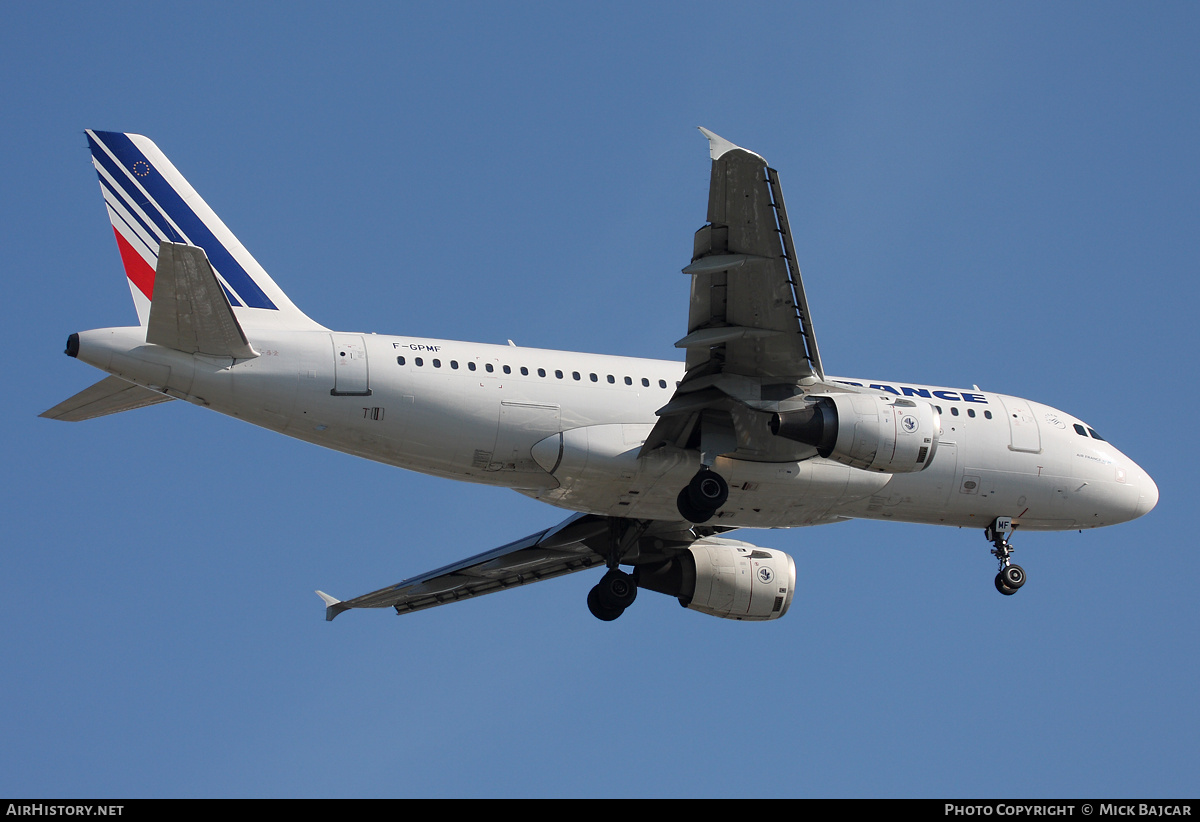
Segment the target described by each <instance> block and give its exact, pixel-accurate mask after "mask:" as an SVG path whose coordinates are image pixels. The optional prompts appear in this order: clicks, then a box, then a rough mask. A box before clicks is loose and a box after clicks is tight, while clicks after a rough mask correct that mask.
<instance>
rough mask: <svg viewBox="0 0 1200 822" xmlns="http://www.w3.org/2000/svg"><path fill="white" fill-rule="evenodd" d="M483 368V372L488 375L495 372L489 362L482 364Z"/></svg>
mask: <svg viewBox="0 0 1200 822" xmlns="http://www.w3.org/2000/svg"><path fill="white" fill-rule="evenodd" d="M483 368H484V370H485V371H487V372H488V373H489V374H490V373H492V372H493V371H495V370H496V369H495V368H493V367H492V364H491V363H490V362H489V363H485V364H484V366H483Z"/></svg>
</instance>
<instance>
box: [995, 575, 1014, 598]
mask: <svg viewBox="0 0 1200 822" xmlns="http://www.w3.org/2000/svg"><path fill="white" fill-rule="evenodd" d="M996 590H997V591H999V592H1000V593H1002V594H1004V595H1005V596H1006V597H1010V596H1012V595H1013V594H1015V593H1016V592H1017V589H1016V588H1009V587H1008V586H1007V585H1005V584H1004V572H1003V571H1001V572H1000V573H999V574H996Z"/></svg>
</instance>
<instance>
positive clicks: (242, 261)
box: [87, 130, 322, 330]
mask: <svg viewBox="0 0 1200 822" xmlns="http://www.w3.org/2000/svg"><path fill="white" fill-rule="evenodd" d="M87 138H88V146H89V147H90V148H91V151H92V163H93V165H95V167H96V172H97V173H98V174H99V175H100V190H101V192H102V193H103V195H104V202H105V205H106V206H107V207H108V216H109V220H110V221H111V222H112V227H113V233H114V234H115V235H116V239H117V247H118V249H119V250H120V252H121V261H122V262H123V263H124V265H125V274H126V276H127V277H128V279H129V289H130V291H131V292H132V294H133V302H134V305H135V306H136V308H137V312H138V319H139V321H140V322H141V324H142V325H146V324H147V322H148V321H149V319H150V302H151V299H152V298H153V295H154V272H155V269H156V268H157V267H158V250H159V244H160V243H162V242H171V243H183V244H186V245H192V246H197V247H199V248H202V249H204V253H205V255H206V256H207V257H208V261H209V262H210V263H211V265H212V269H213V271H214V273H215V274H216V277H217V280H218V281H219V282H220V284H221V287H222V289H223V290H224V292H225V296H226V297H227V298H228V299H229V304H230V306H231V307H232V308H233V311H234V313H235V314H236V316H237V319H238V322H239V323H241V325H242V327H243V328H247V329H254V328H281V329H285V328H286V329H314V330H321V329H322V326H321V325H319V324H317V323H315V322H313V321H312V320H311V319H309V318H308V317H307V316H306V315H305V314H304V312H302V311H301V310H300V309H299V308H297V307H296V306H295V305H294V304H293V303H292V301H291V300H289V299H288V298H287V295H286V294H284V293H283V291H282V290H281V289H280V288H279V286H277V285H276V284H275V281H274V280H272V279H271V277H270V276H269V275H268V274H267V272H266V271H265V270H263V267H262V266H261V265H259V264H258V261H257V260H255V259H254V257H253V256H251V254H250V252H249V251H247V250H246V248H245V246H243V245H242V244H241V243H240V242H238V239H237V237H235V236H234V235H233V232H231V231H230V230H229V229H228V228H227V227H226V226H225V223H223V222H221V218H219V217H218V216H217V215H216V214H215V213H214V212H213V210H212V209H211V208H209V207H208V204H207V203H205V202H204V200H203V199H202V198H201V197H200V195H199V194H197V193H196V190H195V189H194V188H192V187H191V185H189V184H188V182H187V180H185V179H184V177H183V175H182V174H180V173H179V171H178V170H177V169H176V168H175V166H174V165H172V164H171V161H170V160H168V159H167V158H166V156H165V155H164V154H163V153H162V152H161V151H159V150H158V146H156V145H154V143H153V142H152V141H150V140H149V139H147V138H145V137H143V136H141V135H140V134H121V133H119V132H112V131H91V130H89V131H88V132H87Z"/></svg>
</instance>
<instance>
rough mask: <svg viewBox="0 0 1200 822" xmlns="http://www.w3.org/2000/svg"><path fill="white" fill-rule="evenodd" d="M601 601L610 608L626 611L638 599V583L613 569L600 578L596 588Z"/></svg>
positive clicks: (627, 575)
mask: <svg viewBox="0 0 1200 822" xmlns="http://www.w3.org/2000/svg"><path fill="white" fill-rule="evenodd" d="M596 589H597V591H598V594H597V595H598V596H599V597H600V601H601V602H602V603H604V604H605V605H607V606H608V607H609V608H620V609H621V610H622V611H624V610H625V609H626V608H628V607H629V606H630V605H632V604H633V601H634V600H635V599H637V583H636V582H634V581H633V577H632V576H630V575H629V574H627V573H625V572H624V571H621V570H619V569H617V568H613V569H612V570H611V571H609V572H608V573H607V574H605V575H604V576H603V577H601V578H600V584H599V585H597V586H596Z"/></svg>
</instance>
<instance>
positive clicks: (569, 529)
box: [317, 514, 732, 620]
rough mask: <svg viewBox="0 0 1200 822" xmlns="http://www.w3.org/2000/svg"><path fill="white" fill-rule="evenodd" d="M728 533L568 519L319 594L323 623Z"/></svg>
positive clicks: (590, 517) (407, 609)
mask: <svg viewBox="0 0 1200 822" xmlns="http://www.w3.org/2000/svg"><path fill="white" fill-rule="evenodd" d="M729 530H732V529H729V528H691V527H689V526H688V525H687V524H686V523H678V522H675V523H670V522H651V521H649V520H629V519H620V518H616V517H603V516H597V515H595V514H574V515H572V516H571V517H569V518H568V519H566V520H565V521H563V522H562V523H560V524H559V525H557V526H555V527H553V528H548V529H547V530H545V531H539V532H538V533H536V534H530V535H529V536H527V537H525V538H524V539H519V540H517V541H516V542H510V543H508V544H507V545H502V546H500V547H499V548H494V549H492V550H490V551H485V552H483V553H482V554H476V555H475V556H473V557H468V558H467V559H464V560H461V561H459V562H455V563H452V564H451V565H447V566H445V567H443V568H438V569H437V570H436V571H430V572H429V573H426V574H421V575H420V576H415V577H412V578H411V579H406V580H404V581H403V582H400V583H397V584H396V585H390V586H388V587H387V588H381V589H380V590H378V591H374V592H372V593H370V594H364V595H363V596H360V597H355V598H354V599H349V600H346V601H345V602H343V601H341V600H338V599H335V598H334V597H331V596H329V594H326V593H324V592H322V591H317V594H318V595H319V596H320V597H321V599H323V600H325V606H326V607H325V619H326V620H332V619H333V618H334V617H336V616H337V615H338V614H340V613H342V611H348V610H350V609H351V608H395V609H396V613H397V614H407V613H411V612H413V611H422V610H424V609H426V608H433V607H435V606H437V605H446V604H447V603H450V602H459V601H461V600H464V599H470V598H472V597H477V596H483V595H484V594H491V593H495V592H496V591H503V590H506V589H508V588H516V587H518V586H521V585H528V584H529V583H531V582H540V581H541V580H544V579H552V578H554V577H560V576H564V575H566V574H573V573H575V572H576V571H583V570H586V569H588V568H595V567H597V566H603V565H605V563H606V558H607V557H608V555H609V554H610V553H611V552H612V551H613V550H616V551H617V553H618V554H619V555H621V556H622V557H624V558H629V557H630V556H632V555H636V556H641V557H647V556H649V555H651V554H652V553H654V554H657V553H661V554H663V555H669V554H671V553H672V552H674V551H678V550H682V549H683V548H685V547H686V546H688V545H690V544H691V543H693V542H695V541H696V540H697V539H699V538H701V536H711V535H712V534H715V533H718V532H724V531H729Z"/></svg>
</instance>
